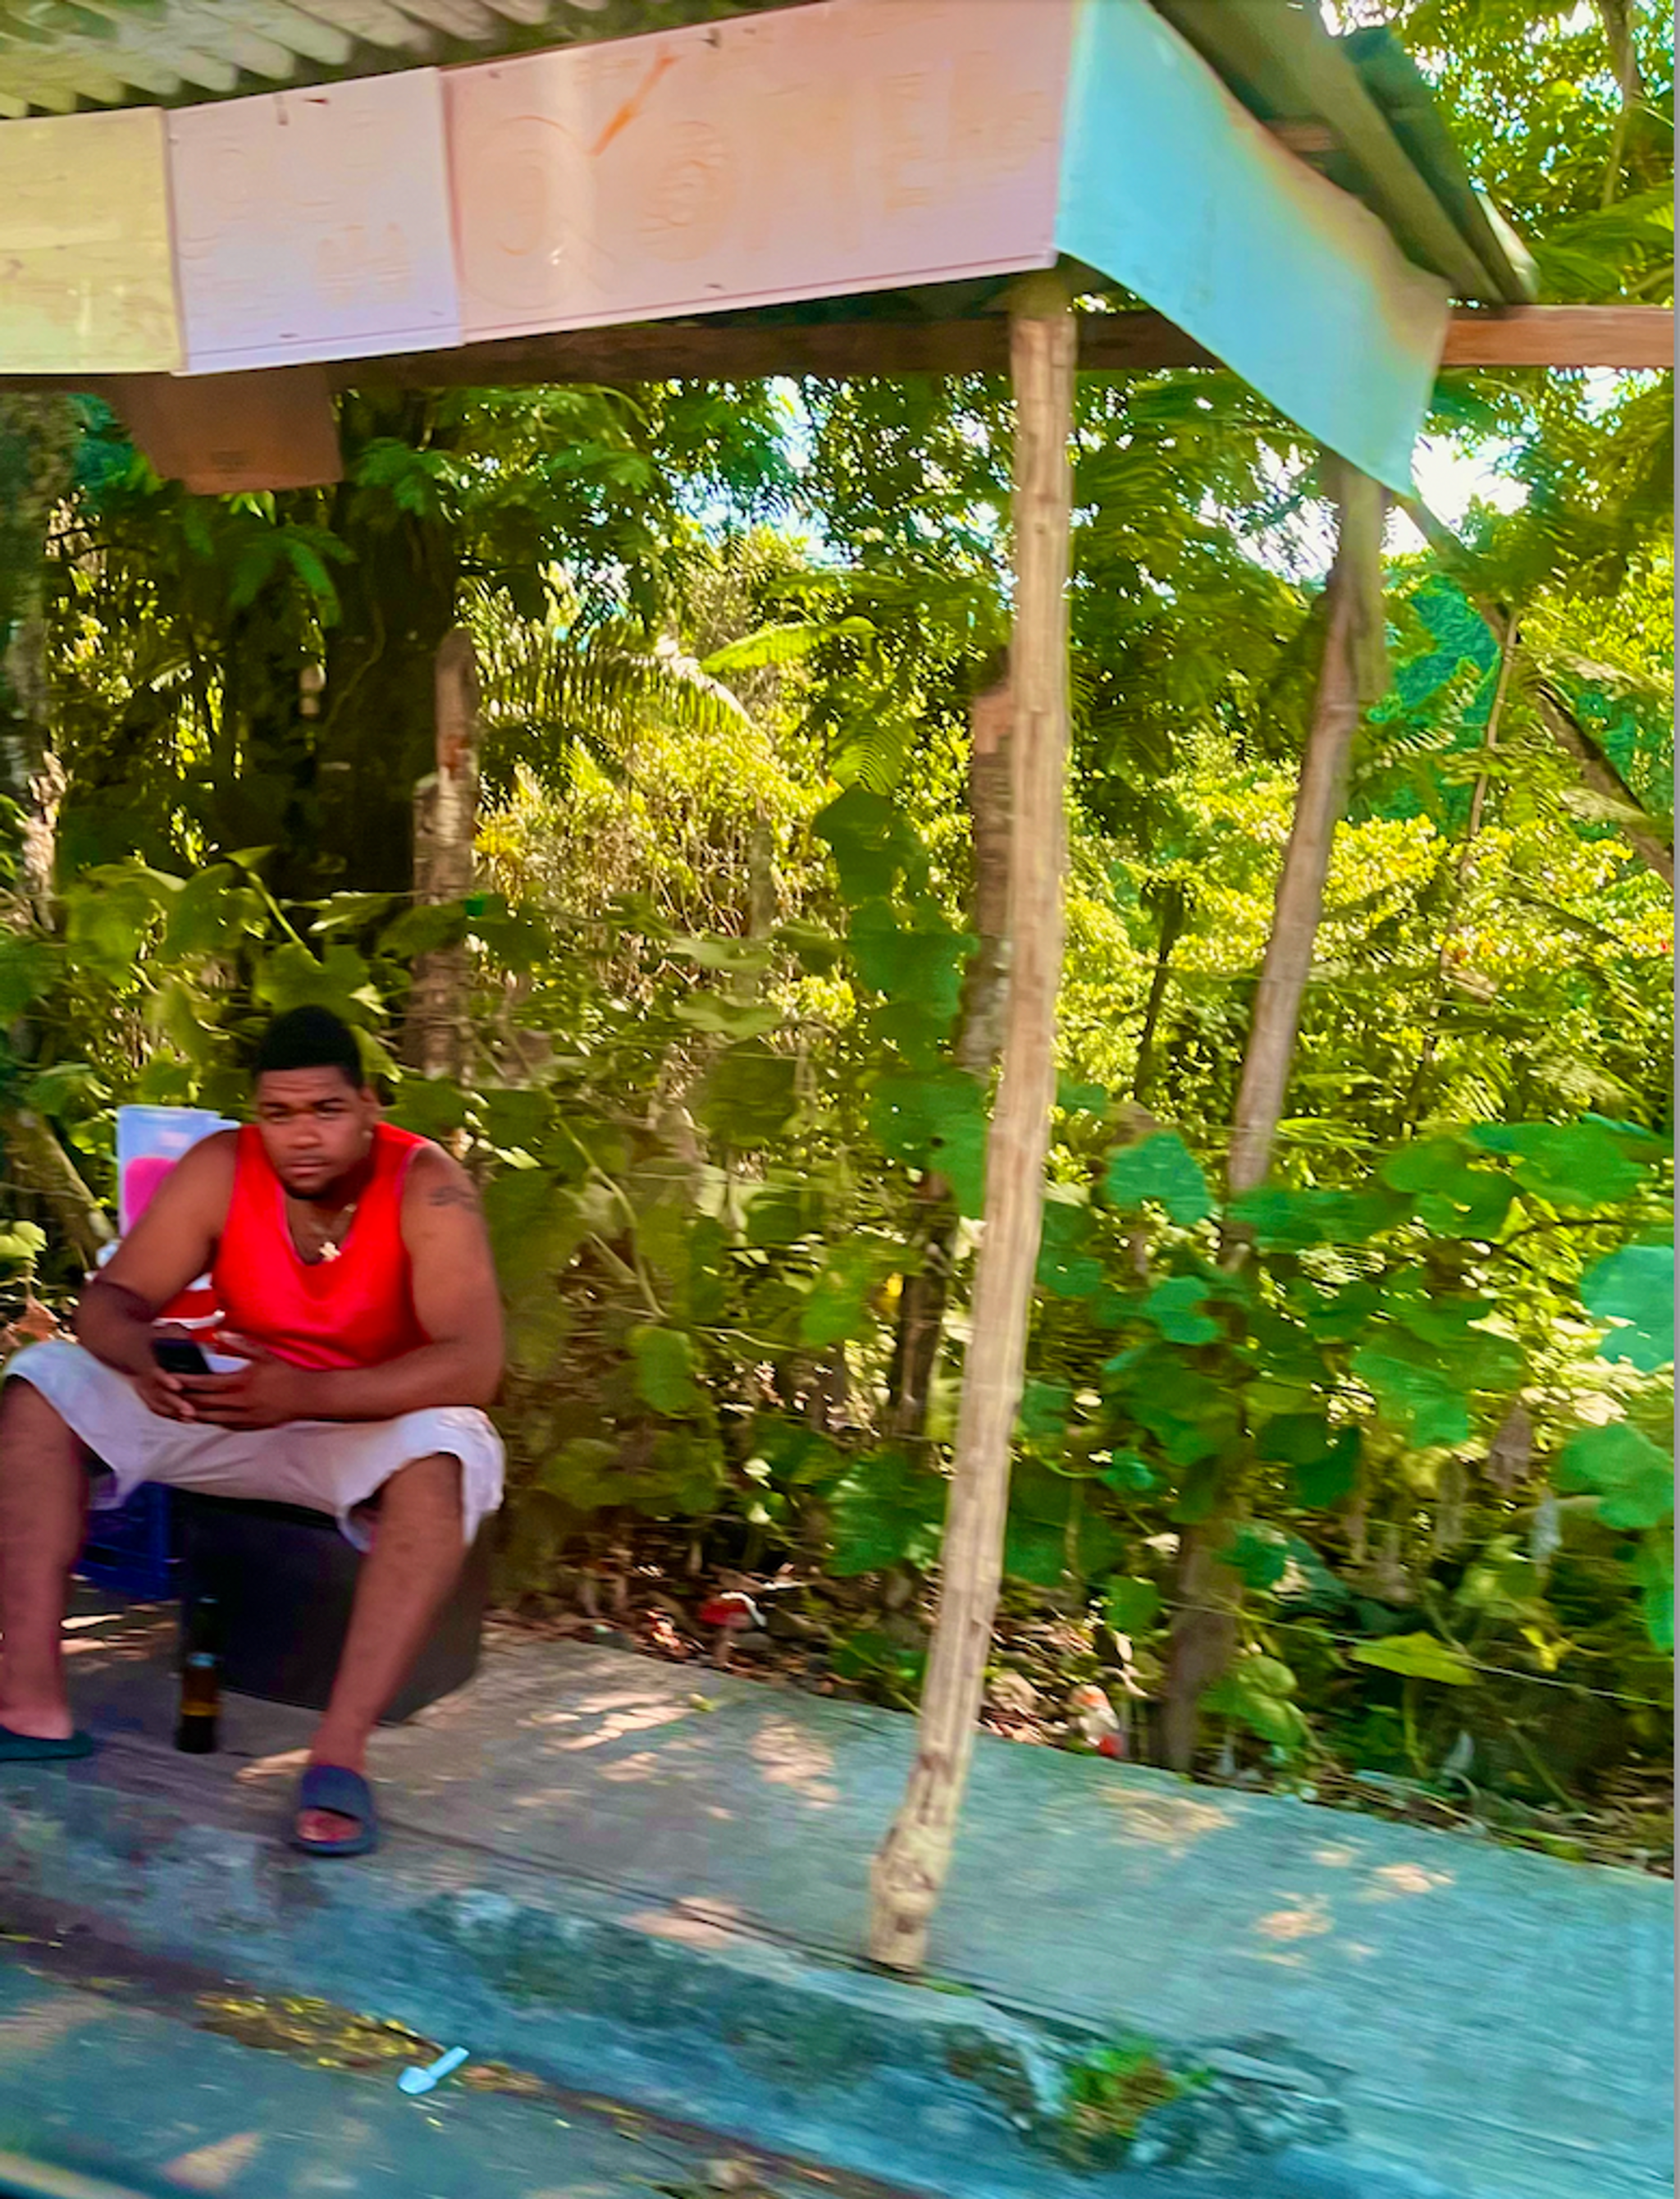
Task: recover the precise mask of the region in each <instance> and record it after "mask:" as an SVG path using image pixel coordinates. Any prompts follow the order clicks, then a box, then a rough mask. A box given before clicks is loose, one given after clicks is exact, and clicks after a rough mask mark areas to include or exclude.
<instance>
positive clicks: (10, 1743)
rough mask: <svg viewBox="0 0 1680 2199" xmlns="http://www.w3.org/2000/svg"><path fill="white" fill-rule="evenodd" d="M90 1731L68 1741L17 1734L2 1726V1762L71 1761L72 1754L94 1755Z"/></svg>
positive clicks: (0, 1754) (0, 1760)
mask: <svg viewBox="0 0 1680 2199" xmlns="http://www.w3.org/2000/svg"><path fill="white" fill-rule="evenodd" d="M93 1751H94V1739H93V1735H91V1734H90V1733H73V1734H72V1735H70V1736H69V1738H68V1739H67V1740H65V1741H43V1740H41V1739H40V1738H39V1737H38V1735H35V1734H32V1733H14V1732H13V1731H12V1729H11V1728H10V1726H9V1725H0V1764H67V1763H68V1762H69V1760H70V1759H71V1758H72V1757H76V1756H91V1755H92V1754H93Z"/></svg>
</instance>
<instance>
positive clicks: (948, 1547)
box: [869, 276, 1075, 1969]
mask: <svg viewBox="0 0 1680 2199" xmlns="http://www.w3.org/2000/svg"><path fill="white" fill-rule="evenodd" d="M1010 360H1011V365H1012V369H1013V371H1014V384H1015V458H1014V537H1015V571H1016V583H1015V626H1014V643H1013V646H1012V650H1011V657H1010V664H1011V684H1012V687H1013V692H1014V732H1013V735H1012V737H1011V740H1010V751H1011V754H1010V767H1011V792H1012V798H1013V808H1012V815H1011V819H1010V838H1009V941H1010V961H1009V1004H1008V1007H1007V1010H1006V1012H1005V1019H1004V1036H1003V1078H1002V1082H1001V1083H1000V1085H999V1088H998V1094H997V1108H996V1110H995V1111H994V1113H993V1116H992V1121H991V1136H990V1138H989V1140H988V1142H987V1146H986V1189H985V1234H984V1235H983V1238H982V1239H981V1243H980V1255H979V1260H978V1263H977V1266H976V1269H975V1277H974V1328H973V1337H972V1341H971V1342H970V1344H969V1346H968V1358H967V1362H966V1365H965V1367H964V1370H963V1379H962V1409H961V1412H960V1414H959V1416H958V1421H957V1430H956V1461H955V1465H954V1468H953V1472H952V1477H951V1488H950V1505H949V1508H948V1510H947V1513H946V1518H945V1543H944V1547H943V1551H942V1555H941V1569H942V1570H941V1586H940V1595H939V1617H938V1619H937V1620H936V1621H935V1624H934V1628H933V1643H932V1647H931V1650H930V1653H929V1655H928V1660H927V1684H926V1687H925V1689H924V1691H923V1694H922V1702H921V1718H920V1722H919V1725H918V1728H917V1739H916V1763H915V1765H914V1767H913V1769H912V1770H911V1773H910V1782H909V1786H908V1788H907V1789H906V1792H905V1794H904V1802H903V1804H902V1805H900V1808H899V1811H898V1817H896V1818H895V1819H894V1821H893V1824H892V1830H891V1831H890V1832H889V1833H888V1834H887V1839H886V1840H885V1842H884V1843H883V1844H882V1846H881V1851H880V1852H879V1854H878V1855H877V1856H876V1858H875V1867H874V1870H873V1872H872V1874H871V1885H872V1889H873V1894H874V1904H873V1909H872V1912H871V1916H870V1922H869V1952H870V1953H871V1955H872V1956H873V1957H875V1960H876V1961H877V1962H879V1963H888V1964H890V1965H892V1967H893V1968H894V1969H918V1968H920V1966H921V1963H922V1962H923V1961H924V1960H925V1959H926V1956H927V1928H928V1924H929V1922H930V1920H931V1918H932V1916H933V1910H934V1907H935V1904H937V1902H938V1900H939V1892H940V1889H941V1887H943V1885H944V1883H945V1873H946V1871H947V1870H948V1869H949V1868H950V1855H951V1847H952V1844H953V1842H954V1840H955V1838H956V1817H957V1811H958V1809H959V1808H960V1806H961V1804H962V1791H963V1788H964V1787H965V1786H966V1784H967V1782H968V1765H969V1761H970V1759H971V1758H972V1756H973V1753H974V1729H975V1724H976V1721H977V1720H978V1718H979V1716H980V1697H981V1690H982V1687H983V1684H984V1682H985V1663H986V1656H987V1653H988V1651H989V1649H990V1648H991V1622H992V1619H993V1616H994V1614H995V1613H996V1610H997V1589H998V1584H999V1582H1000V1580H1001V1578H1002V1577H1003V1525H1004V1519H1005V1516H1006V1514H1007V1513H1008V1510H1009V1445H1010V1439H1011V1437H1012V1434H1013V1432H1014V1420H1015V1414H1016V1412H1017V1411H1018V1409H1019V1408H1020V1391H1021V1374H1022V1368H1023V1365H1024V1363H1025V1360H1026V1324H1027V1315H1028V1312H1029V1310H1030V1307H1031V1304H1032V1276H1033V1270H1034V1268H1035V1267H1036V1265H1037V1263H1038V1233H1039V1226H1040V1222H1041V1218H1042V1215H1043V1188H1044V1154H1045V1150H1046V1147H1047V1146H1048V1144H1049V1118H1050V1109H1051V1106H1052V1104H1053V1102H1054V1100H1055V1003H1056V992H1057V989H1058V986H1059V984H1060V982H1061V945H1062V890H1063V880H1064V876H1065V872H1066V869H1067V846H1066V843H1067V819H1066V814H1065V802H1066V793H1065V779H1066V773H1067V693H1068V671H1067V576H1068V536H1069V529H1070V524H1071V508H1072V476H1071V472H1070V469H1069V464H1068V439H1069V437H1070V435H1071V434H1072V432H1073V387H1074V376H1075V344H1074V330H1073V318H1072V315H1071V313H1070V312H1069V311H1068V301H1067V293H1066V290H1065V289H1063V287H1062V285H1061V283H1060V282H1059V281H1058V280H1057V279H1056V277H1054V276H1043V277H1033V278H1029V280H1028V281H1027V282H1026V283H1023V284H1022V285H1021V286H1020V289H1019V290H1018V291H1017V292H1016V294H1015V297H1014V301H1013V312H1012V319H1011V324H1010Z"/></svg>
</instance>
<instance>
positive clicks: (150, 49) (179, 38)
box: [0, 0, 798, 116]
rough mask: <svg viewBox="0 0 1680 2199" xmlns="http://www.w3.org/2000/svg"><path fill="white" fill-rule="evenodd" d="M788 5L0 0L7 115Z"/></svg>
mask: <svg viewBox="0 0 1680 2199" xmlns="http://www.w3.org/2000/svg"><path fill="white" fill-rule="evenodd" d="M789 4H798V0H307V4H306V5H305V4H294V0H0V116H8V115H10V116H17V115H22V114H31V113H34V114H73V113H75V112H76V111H78V109H81V108H100V107H132V106H143V105H148V104H155V105H158V106H162V107H171V106H180V105H183V104H186V103H189V102H194V101H197V100H202V99H206V98H220V97H226V96H229V95H230V94H233V93H238V92H254V91H273V90H280V89H282V87H284V86H286V85H300V84H319V83H322V82H326V81H333V80H336V79H340V78H344V77H353V76H369V75H375V74H379V73H382V72H383V71H385V70H387V69H401V68H415V67H419V66H421V64H424V63H428V62H431V63H448V62H451V61H483V60H485V59H486V58H487V57H489V56H491V55H498V54H513V53H526V52H529V51H531V50H533V49H537V48H541V47H548V46H562V45H569V44H576V43H578V42H580V41H586V40H594V39H599V38H631V37H634V36H635V35H636V33H637V32H643V31H659V30H670V29H673V28H675V27H676V26H678V25H679V24H684V23H703V22H710V21H712V20H716V19H717V18H718V17H721V16H725V15H749V14H754V13H757V12H759V11H760V10H761V9H764V8H767V7H785V6H788V5H789Z"/></svg>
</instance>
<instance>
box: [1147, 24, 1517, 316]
mask: <svg viewBox="0 0 1680 2199" xmlns="http://www.w3.org/2000/svg"><path fill="white" fill-rule="evenodd" d="M1153 4H1154V6H1155V8H1156V9H1158V11H1159V12H1160V14H1161V15H1165V16H1166V18H1167V20H1169V21H1170V22H1171V24H1172V25H1173V26H1175V28H1176V29H1177V30H1178V31H1180V32H1183V35H1184V37H1185V38H1188V39H1189V42H1190V44H1192V45H1193V46H1195V48H1196V50H1197V51H1198V52H1199V53H1200V54H1201V55H1202V56H1203V58H1204V59H1205V60H1206V61H1209V62H1211V63H1212V66H1213V67H1214V68H1215V69H1217V70H1218V73H1219V74H1220V75H1221V76H1222V77H1223V78H1224V80H1225V82H1226V83H1227V84H1228V85H1229V87H1230V88H1231V90H1233V91H1235V94H1236V95H1237V96H1238V98H1240V99H1241V101H1242V102H1243V104H1244V105H1245V106H1246V107H1247V108H1249V110H1250V112H1251V113H1253V114H1256V115H1258V116H1259V119H1260V120H1262V121H1263V122H1265V123H1267V124H1268V125H1270V126H1271V127H1272V128H1274V129H1276V130H1278V131H1280V132H1281V133H1282V134H1283V135H1285V136H1286V137H1292V138H1293V142H1295V143H1296V145H1297V148H1298V149H1299V150H1301V151H1302V152H1303V153H1304V154H1305V157H1307V158H1309V159H1311V160H1312V162H1313V165H1314V166H1317V168H1318V169H1319V170H1320V171H1321V172H1322V173H1323V174H1324V175H1326V176H1328V178H1329V179H1330V181H1331V182H1332V183H1334V184H1340V187H1341V188H1342V189H1343V190H1348V191H1352V193H1353V194H1354V195H1355V196H1356V197H1358V198H1362V199H1363V200H1364V201H1365V202H1366V204H1367V205H1368V206H1369V207H1372V208H1373V209H1374V210H1375V212H1376V213H1379V214H1381V217H1382V219H1384V221H1386V223H1387V225H1388V226H1389V228H1390V229H1391V230H1392V231H1393V233H1394V235H1395V236H1396V237H1397V238H1398V241H1399V242H1400V244H1401V245H1402V247H1403V248H1404V250H1405V251H1406V252H1407V253H1408V254H1409V255H1410V257H1411V258H1412V259H1414V260H1416V261H1417V263H1418V265H1420V266H1422V267H1427V268H1429V269H1431V270H1432V271H1433V272H1434V273H1435V274H1438V275H1440V276H1443V277H1445V279H1446V280H1447V281H1448V282H1449V283H1451V285H1452V288H1453V291H1454V294H1455V295H1456V296H1458V297H1461V298H1467V299H1475V300H1479V302H1481V303H1483V304H1485V305H1509V304H1519V303H1520V302H1521V301H1522V300H1524V299H1526V298H1530V297H1532V295H1534V293H1533V285H1532V271H1531V270H1530V269H1529V268H1527V267H1526V265H1520V264H1519V260H1518V259H1517V258H1515V257H1514V255H1513V253H1512V251H1511V249H1510V246H1511V245H1512V244H1513V243H1514V239H1513V238H1512V237H1511V236H1510V232H1509V230H1506V231H1505V234H1504V236H1501V235H1500V233H1499V231H1500V230H1501V229H1503V227H1504V225H1503V222H1502V223H1499V224H1498V226H1497V227H1496V225H1495V220H1493V219H1490V218H1489V213H1488V210H1487V208H1486V207H1485V204H1484V203H1483V201H1482V200H1481V199H1480V197H1479V195H1478V193H1477V192H1476V191H1475V190H1474V187H1473V185H1472V184H1471V182H1470V178H1469V177H1468V174H1467V172H1466V171H1465V167H1464V163H1463V160H1462V158H1461V157H1460V155H1459V152H1458V149H1457V147H1456V145H1455V144H1454V143H1453V142H1452V138H1451V136H1450V133H1449V131H1448V130H1447V127H1446V125H1445V122H1444V121H1443V120H1441V116H1440V114H1439V109H1438V108H1436V106H1435V103H1434V99H1433V94H1432V93H1431V91H1430V89H1429V86H1428V84H1427V81H1426V80H1425V79H1424V78H1423V76H1422V75H1421V73H1420V72H1419V70H1418V69H1417V67H1416V64H1415V63H1414V62H1413V61H1412V60H1411V57H1410V55H1409V54H1408V53H1407V52H1406V50H1405V49H1404V47H1403V46H1402V45H1401V44H1399V42H1398V39H1396V38H1394V37H1393V36H1392V34H1391V33H1390V32H1387V31H1386V30H1382V29H1377V30H1374V31H1363V32H1354V33H1353V34H1352V36H1350V37H1347V38H1336V37H1334V36H1333V34H1332V33H1331V32H1330V31H1329V30H1328V28H1327V26H1326V25H1325V22H1324V19H1323V16H1322V15H1321V13H1320V12H1319V9H1318V7H1317V0H1311V4H1307V0H1153ZM1315 133H1317V142H1314V137H1315ZM1496 219H1497V218H1496ZM1518 252H1519V254H1520V247H1519V248H1518ZM1523 256H1524V257H1526V255H1523Z"/></svg>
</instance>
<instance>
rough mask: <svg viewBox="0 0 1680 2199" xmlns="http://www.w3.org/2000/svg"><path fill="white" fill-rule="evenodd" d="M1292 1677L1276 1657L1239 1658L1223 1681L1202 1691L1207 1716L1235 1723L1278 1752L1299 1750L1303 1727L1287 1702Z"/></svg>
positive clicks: (1290, 1691)
mask: <svg viewBox="0 0 1680 2199" xmlns="http://www.w3.org/2000/svg"><path fill="white" fill-rule="evenodd" d="M1294 1692H1295V1676H1294V1674H1293V1672H1292V1671H1290V1670H1289V1668H1288V1665H1284V1664H1282V1663H1280V1662H1279V1660H1278V1659H1276V1657H1262V1656H1247V1657H1240V1658H1239V1659H1237V1661H1236V1662H1235V1665H1232V1666H1231V1668H1230V1670H1229V1671H1228V1672H1226V1673H1225V1674H1224V1677H1222V1678H1220V1679H1218V1680H1216V1681H1215V1682H1214V1683H1213V1685H1212V1687H1211V1688H1206V1689H1203V1690H1202V1694H1201V1707H1202V1709H1203V1710H1204V1711H1206V1712H1208V1713H1209V1714H1210V1716H1212V1717H1215V1718H1234V1719H1235V1720H1236V1721H1237V1722H1238V1724H1241V1725H1246V1726H1247V1728H1248V1729H1249V1731H1250V1732H1251V1733H1254V1734H1258V1735H1259V1737H1260V1739H1261V1740H1262V1741H1270V1743H1271V1744H1272V1745H1273V1746H1274V1747H1278V1748H1299V1747H1300V1746H1301V1744H1302V1743H1303V1742H1304V1741H1305V1740H1306V1738H1307V1723H1306V1720H1305V1718H1304V1717H1303V1716H1302V1715H1301V1713H1300V1712H1299V1710H1298V1709H1297V1708H1296V1706H1295V1705H1294V1703H1293V1701H1292V1700H1291V1698H1292V1697H1293V1694H1294Z"/></svg>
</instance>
